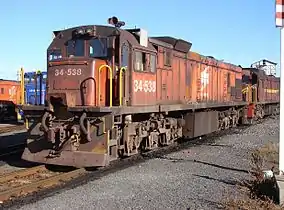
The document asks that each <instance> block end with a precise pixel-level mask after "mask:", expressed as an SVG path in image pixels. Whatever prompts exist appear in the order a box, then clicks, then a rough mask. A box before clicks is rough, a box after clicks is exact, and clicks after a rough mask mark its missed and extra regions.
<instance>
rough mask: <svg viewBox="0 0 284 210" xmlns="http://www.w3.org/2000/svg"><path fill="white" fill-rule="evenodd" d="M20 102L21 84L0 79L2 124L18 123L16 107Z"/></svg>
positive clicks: (0, 118) (0, 117)
mask: <svg viewBox="0 0 284 210" xmlns="http://www.w3.org/2000/svg"><path fill="white" fill-rule="evenodd" d="M19 102H20V83H19V82H18V81H14V80H3V79H0V122H3V121H16V120H17V113H16V107H17V106H16V105H17V104H18V103H19Z"/></svg>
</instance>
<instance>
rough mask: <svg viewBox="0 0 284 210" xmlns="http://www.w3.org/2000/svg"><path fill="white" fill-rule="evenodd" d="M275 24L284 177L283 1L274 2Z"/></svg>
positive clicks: (280, 150)
mask: <svg viewBox="0 0 284 210" xmlns="http://www.w3.org/2000/svg"><path fill="white" fill-rule="evenodd" d="M275 12H276V15H275V19H276V20H275V24H276V27H277V28H280V124H279V127H280V129H279V171H280V172H279V175H284V128H282V126H284V31H283V30H284V0H276V10H275Z"/></svg>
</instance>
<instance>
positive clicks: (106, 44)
mask: <svg viewBox="0 0 284 210" xmlns="http://www.w3.org/2000/svg"><path fill="white" fill-rule="evenodd" d="M99 39H102V40H104V44H105V55H104V56H94V57H93V56H91V52H90V47H92V45H91V43H92V41H94V40H99ZM86 50H87V52H88V53H87V54H88V56H89V57H90V58H101V59H107V58H108V40H107V38H105V37H101V38H98V37H97V38H94V39H89V40H88V43H87V48H86Z"/></svg>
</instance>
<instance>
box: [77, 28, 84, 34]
mask: <svg viewBox="0 0 284 210" xmlns="http://www.w3.org/2000/svg"><path fill="white" fill-rule="evenodd" d="M76 32H77V34H80V35H83V34H84V30H83V29H81V28H80V29H77V31H76Z"/></svg>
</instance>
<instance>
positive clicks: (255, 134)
mask: <svg viewBox="0 0 284 210" xmlns="http://www.w3.org/2000/svg"><path fill="white" fill-rule="evenodd" d="M278 123H279V121H278V118H276V119H267V120H266V121H265V122H264V123H262V124H258V125H254V126H252V127H249V128H247V129H245V130H240V129H238V128H237V129H236V132H235V133H234V134H232V135H228V136H224V137H220V138H218V139H217V140H216V142H215V143H213V144H212V143H210V144H205V145H201V146H196V147H192V148H189V149H185V150H182V151H179V152H175V153H172V154H169V155H165V156H162V157H157V158H154V159H151V160H149V161H147V162H144V163H141V164H139V165H136V166H133V167H130V168H127V169H125V170H121V171H119V172H116V173H113V174H109V175H107V176H105V177H103V178H101V179H99V180H95V181H91V182H89V183H88V184H86V185H83V186H79V187H77V188H75V189H71V190H67V191H64V192H61V193H59V194H56V195H53V196H51V197H47V198H45V199H43V200H40V201H38V202H37V203H33V204H29V205H26V206H22V207H21V208H20V209H22V210H24V209H27V210H31V209H41V210H43V209H49V210H50V209H108V210H110V209H217V208H220V207H221V205H220V204H221V203H222V201H223V200H224V198H226V197H228V196H231V195H234V194H235V195H236V196H237V195H238V196H239V194H238V190H237V187H236V182H238V181H239V180H243V179H246V178H248V176H249V175H248V173H247V170H248V169H249V154H250V151H251V150H252V149H254V148H257V147H260V146H262V145H264V144H265V143H267V142H268V141H272V142H277V141H278V132H279V124H278Z"/></svg>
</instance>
